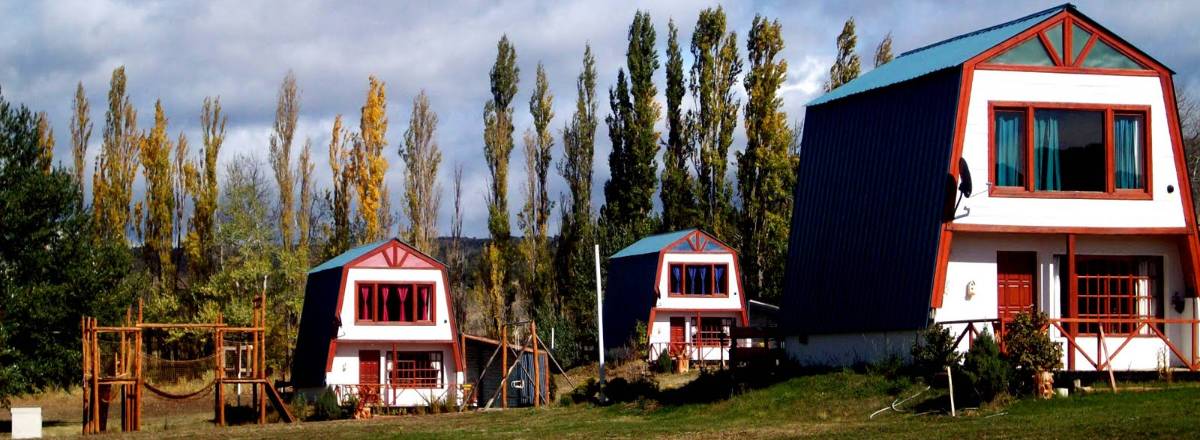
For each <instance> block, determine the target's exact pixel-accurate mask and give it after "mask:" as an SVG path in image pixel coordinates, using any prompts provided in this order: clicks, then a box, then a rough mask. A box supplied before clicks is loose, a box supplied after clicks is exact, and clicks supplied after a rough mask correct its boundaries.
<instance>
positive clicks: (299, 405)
mask: <svg viewBox="0 0 1200 440" xmlns="http://www.w3.org/2000/svg"><path fill="white" fill-rule="evenodd" d="M292 415H294V416H296V418H297V419H299V420H300V421H304V420H308V398H307V397H305V396H304V393H296V396H295V397H293V398H292Z"/></svg>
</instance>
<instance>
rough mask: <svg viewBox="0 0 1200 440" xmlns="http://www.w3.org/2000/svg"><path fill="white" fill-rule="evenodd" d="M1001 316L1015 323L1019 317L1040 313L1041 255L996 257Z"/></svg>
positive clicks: (1000, 253)
mask: <svg viewBox="0 0 1200 440" xmlns="http://www.w3.org/2000/svg"><path fill="white" fill-rule="evenodd" d="M996 295H997V298H996V299H997V302H996V303H997V306H998V310H997V312H998V313H997V316H998V317H999V318H1000V320H1001V321H1011V320H1012V318H1013V317H1014V316H1016V315H1017V314H1019V313H1029V312H1033V311H1034V310H1036V307H1035V304H1036V301H1035V300H1036V298H1037V253H1036V252H997V253H996Z"/></svg>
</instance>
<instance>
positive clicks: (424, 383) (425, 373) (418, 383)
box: [387, 351, 446, 389]
mask: <svg viewBox="0 0 1200 440" xmlns="http://www.w3.org/2000/svg"><path fill="white" fill-rule="evenodd" d="M387 353H388V354H387V358H388V359H387V361H388V365H390V366H391V371H390V372H389V374H388V383H389V384H390V385H392V386H394V387H399V388H422V389H426V388H442V387H443V386H444V384H445V379H446V377H445V376H446V375H445V370H446V365H445V364H444V363H443V358H442V352H440V351H394V352H393V351H389V352H387ZM434 362H437V363H438V366H437V367H434V366H433V363H434Z"/></svg>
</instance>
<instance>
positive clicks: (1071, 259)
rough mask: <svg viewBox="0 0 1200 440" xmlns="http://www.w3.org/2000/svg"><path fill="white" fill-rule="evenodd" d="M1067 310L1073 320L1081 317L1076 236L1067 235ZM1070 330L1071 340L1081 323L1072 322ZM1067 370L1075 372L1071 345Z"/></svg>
mask: <svg viewBox="0 0 1200 440" xmlns="http://www.w3.org/2000/svg"><path fill="white" fill-rule="evenodd" d="M1067 277H1068V281H1067V301H1069V302H1070V304H1068V305H1067V309H1068V311H1069V312H1070V315H1069V316H1070V317H1071V318H1078V317H1079V282H1078V276H1077V274H1076V270H1075V234H1067ZM1067 329H1069V330H1070V332H1071V335H1070V337H1071V338H1074V337H1075V335H1078V334H1079V323H1076V322H1072V323H1071V324H1070V325H1068V326H1067ZM1067 369H1068V370H1072V371H1074V370H1075V351H1074V350H1071V349H1070V344H1068V347H1067Z"/></svg>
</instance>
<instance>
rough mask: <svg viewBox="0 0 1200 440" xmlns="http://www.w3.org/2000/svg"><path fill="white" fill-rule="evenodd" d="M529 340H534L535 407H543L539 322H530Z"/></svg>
mask: <svg viewBox="0 0 1200 440" xmlns="http://www.w3.org/2000/svg"><path fill="white" fill-rule="evenodd" d="M529 339H531V340H533V407H534V408H537V407H539V406H542V375H541V366H540V365H539V362H538V342H537V322H535V321H533V320H530V321H529Z"/></svg>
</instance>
